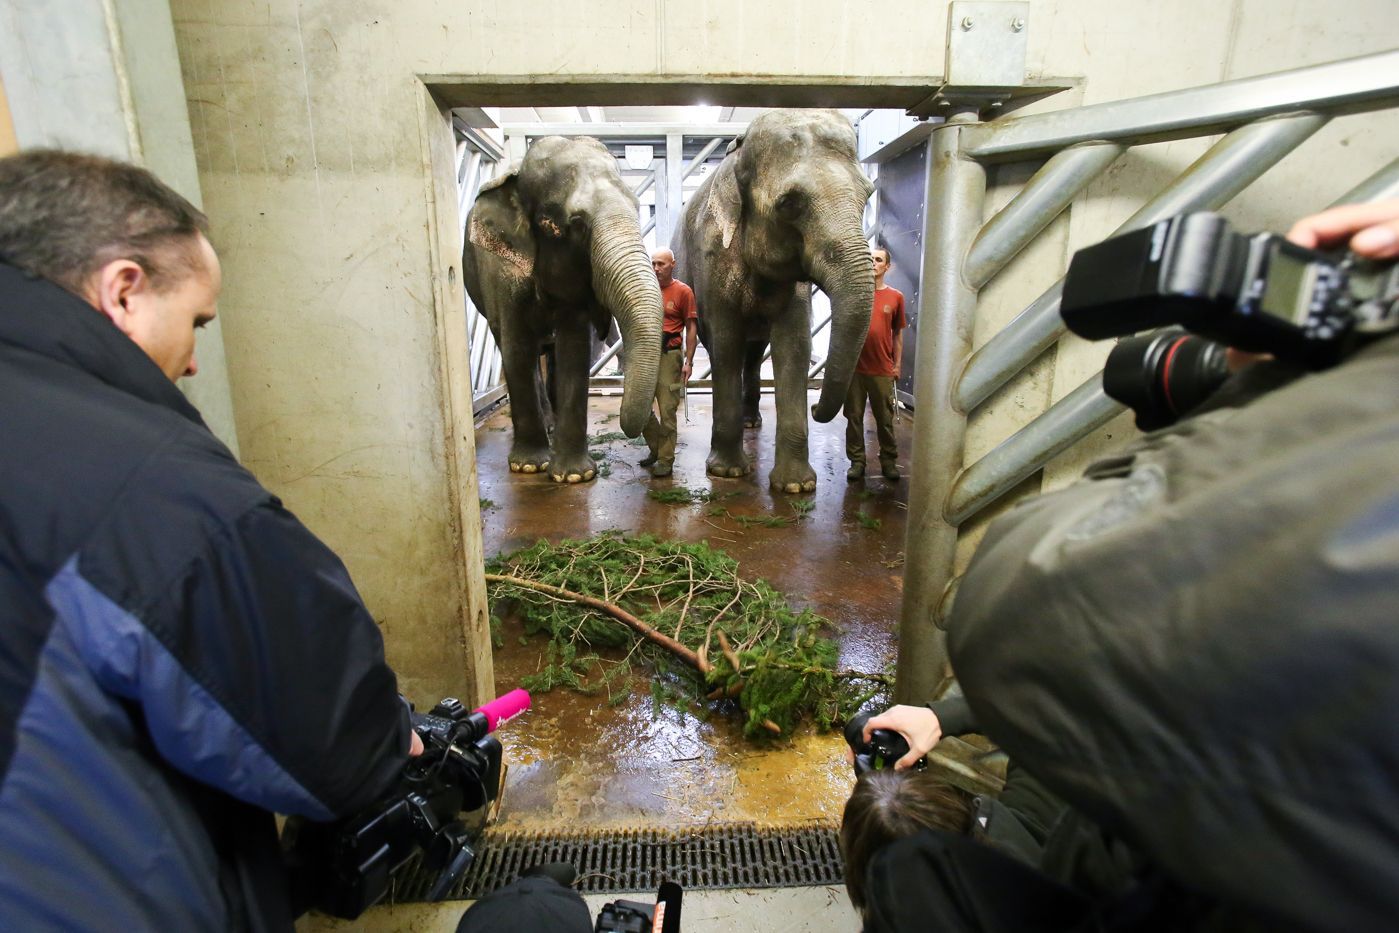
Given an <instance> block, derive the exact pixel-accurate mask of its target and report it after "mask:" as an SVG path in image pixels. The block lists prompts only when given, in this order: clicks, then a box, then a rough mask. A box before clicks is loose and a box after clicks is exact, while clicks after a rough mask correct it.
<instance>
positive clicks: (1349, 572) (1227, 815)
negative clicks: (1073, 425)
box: [948, 338, 1399, 930]
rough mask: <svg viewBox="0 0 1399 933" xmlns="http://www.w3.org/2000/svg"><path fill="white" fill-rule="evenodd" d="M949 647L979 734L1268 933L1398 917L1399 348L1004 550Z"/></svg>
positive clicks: (1222, 431) (993, 533) (1105, 465)
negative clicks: (1270, 923)
mask: <svg viewBox="0 0 1399 933" xmlns="http://www.w3.org/2000/svg"><path fill="white" fill-rule="evenodd" d="M948 643H949V649H950V653H951V657H952V660H953V662H954V665H955V668H956V670H957V672H958V677H959V680H960V682H961V684H962V687H963V689H964V690H965V693H966V695H967V697H968V699H969V701H970V703H971V706H972V709H973V711H974V712H975V713H976V716H977V719H978V721H979V722H980V724H981V726H982V727H984V729H985V731H986V733H987V734H988V735H990V736H992V737H993V738H994V739H995V740H996V741H997V742H998V743H1000V744H1001V745H1002V746H1003V747H1004V748H1005V749H1006V750H1007V751H1008V752H1009V753H1010V755H1011V757H1012V759H1013V760H1016V761H1018V762H1020V763H1021V764H1022V765H1024V766H1025V767H1026V768H1028V769H1030V770H1032V771H1033V772H1034V774H1035V775H1036V776H1037V777H1039V778H1040V779H1041V780H1042V781H1043V782H1044V783H1045V784H1046V785H1048V786H1049V788H1050V789H1051V790H1053V791H1054V792H1055V793H1057V794H1059V795H1060V796H1062V797H1063V798H1064V799H1065V800H1066V801H1067V802H1068V803H1069V804H1071V805H1072V806H1074V807H1076V808H1077V809H1078V810H1080V811H1082V812H1083V813H1085V814H1087V815H1088V816H1090V817H1091V818H1093V819H1094V820H1096V821H1098V822H1099V823H1100V824H1101V825H1102V826H1104V827H1105V828H1106V829H1107V830H1108V831H1110V832H1112V833H1114V834H1115V835H1117V836H1119V837H1121V838H1122V839H1124V840H1127V841H1128V842H1129V843H1131V844H1132V845H1134V846H1136V847H1137V848H1138V849H1139V850H1140V851H1142V852H1144V853H1146V854H1147V855H1148V856H1149V857H1150V858H1151V859H1153V860H1154V861H1155V862H1156V863H1157V864H1159V865H1160V866H1161V867H1162V868H1163V869H1164V870H1165V871H1167V872H1168V873H1170V875H1172V876H1173V877H1174V878H1176V879H1177V880H1178V881H1179V882H1180V883H1182V884H1183V885H1185V886H1187V887H1188V888H1190V889H1193V890H1196V891H1200V892H1204V893H1207V894H1209V895H1211V896H1214V897H1217V898H1219V900H1220V902H1221V903H1222V904H1224V905H1225V906H1226V907H1227V908H1230V909H1233V910H1235V911H1237V912H1239V913H1240V914H1243V915H1252V916H1260V917H1265V918H1267V917H1270V918H1274V919H1275V920H1276V923H1275V925H1274V926H1275V928H1288V929H1291V928H1294V927H1296V928H1303V929H1310V930H1379V929H1391V928H1393V926H1394V924H1395V922H1396V918H1399V714H1397V713H1396V711H1399V338H1389V339H1387V340H1385V341H1382V342H1379V343H1375V344H1372V345H1371V346H1369V347H1367V348H1366V349H1365V350H1363V351H1362V352H1360V353H1358V354H1356V355H1355V356H1354V357H1353V358H1352V359H1350V360H1348V361H1347V362H1346V363H1345V364H1343V365H1341V366H1339V367H1337V368H1335V369H1332V370H1329V371H1327V372H1322V373H1317V374H1313V375H1307V376H1304V377H1302V378H1299V379H1296V380H1295V381H1293V382H1291V383H1289V384H1287V385H1285V386H1284V387H1282V388H1279V389H1277V390H1276V391H1273V392H1270V393H1268V394H1266V395H1263V396H1262V397H1261V398H1258V399H1256V400H1254V401H1252V402H1251V403H1250V404H1247V405H1245V406H1244V407H1241V408H1236V409H1228V410H1218V411H1214V412H1211V413H1209V414H1206V415H1202V416H1200V417H1196V418H1193V419H1191V420H1189V421H1186V422H1182V423H1181V424H1180V425H1177V426H1176V427H1174V428H1172V429H1169V430H1167V431H1162V432H1158V433H1156V434H1152V435H1148V436H1147V437H1145V438H1143V439H1141V440H1140V441H1139V442H1137V443H1135V444H1134V445H1132V446H1131V447H1129V448H1128V449H1126V450H1125V451H1124V452H1123V453H1121V454H1119V455H1115V456H1112V457H1109V458H1107V459H1105V460H1102V461H1100V462H1098V463H1096V464H1094V465H1093V466H1092V467H1091V468H1090V469H1089V471H1088V473H1087V474H1086V477H1085V478H1084V479H1083V480H1081V481H1080V482H1078V483H1076V484H1074V485H1072V486H1069V487H1067V488H1065V489H1061V490H1059V491H1056V492H1051V493H1049V494H1046V495H1043V496H1040V497H1038V498H1035V499H1031V500H1027V501H1025V502H1023V503H1021V504H1019V505H1018V506H1016V507H1015V508H1014V509H1013V510H1012V511H1010V512H1009V513H1007V514H1006V515H1005V516H1003V517H1001V518H1000V519H998V520H997V521H995V522H994V523H993V524H992V525H991V526H990V528H989V530H988V532H987V535H986V537H985V539H984V541H983V542H982V544H981V546H980V548H979V550H978V551H977V554H976V556H975V558H974V559H973V561H972V563H971V565H970V567H969V568H968V571H967V574H966V576H965V578H964V579H963V581H962V584H961V587H960V589H959V592H958V594H957V600H956V606H955V608H954V611H953V614H952V618H951V619H950V621H949V625H948Z"/></svg>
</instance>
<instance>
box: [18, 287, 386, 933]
mask: <svg viewBox="0 0 1399 933" xmlns="http://www.w3.org/2000/svg"><path fill="white" fill-rule="evenodd" d="M408 743H409V725H408V718H407V709H406V707H405V706H404V705H403V704H402V702H400V700H399V699H398V696H397V692H396V686H395V681H394V675H393V672H392V671H390V670H389V668H388V667H387V666H386V665H385V663H384V657H383V643H382V640H381V638H380V635H379V631H378V628H377V627H376V625H375V623H374V621H373V619H372V618H370V616H369V614H368V612H367V611H366V610H365V607H364V604H363V603H362V602H361V600H360V598H359V596H358V594H357V593H356V592H355V589H354V587H353V585H352V584H351V582H350V579H349V577H348V575H347V574H346V571H345V568H344V566H343V565H342V564H341V563H340V561H339V560H338V559H337V558H336V556H335V555H334V554H333V553H331V552H330V550H329V549H327V548H326V547H325V545H323V544H322V543H321V542H320V541H318V540H317V539H316V538H315V536H314V535H312V534H311V533H310V532H309V531H307V530H306V529H305V528H304V527H303V526H302V525H301V524H300V523H299V522H298V521H297V520H296V519H295V518H294V517H293V516H292V515H291V514H290V513H289V512H287V511H286V510H285V509H283V508H282V506H281V503H280V502H278V501H277V499H276V497H274V496H273V495H271V494H270V493H269V492H267V490H265V489H263V488H262V487H261V486H260V485H259V484H258V482H257V480H255V479H254V478H253V477H252V475H251V474H250V473H248V471H247V470H245V469H243V468H242V467H241V466H239V465H238V463H237V462H236V461H235V460H234V458H233V456H232V455H231V454H230V453H229V451H228V450H227V448H225V447H224V445H223V444H221V443H220V442H219V441H218V440H217V439H216V438H215V437H214V436H213V435H212V434H211V433H210V432H209V430H208V429H207V428H206V427H205V426H204V424H203V422H202V421H201V420H200V417H199V414H198V413H197V412H196V411H195V410H194V408H193V407H191V406H190V404H189V403H188V402H187V401H186V400H185V398H184V396H183V395H182V394H181V393H180V392H179V391H178V390H177V389H176V388H175V386H174V385H173V384H172V383H171V382H170V381H169V380H168V379H166V378H165V376H164V375H163V374H162V373H161V371H160V369H159V368H158V367H157V366H156V365H155V364H154V363H153V362H152V361H151V360H150V359H149V358H147V357H146V355H145V354H144V353H143V352H142V351H141V350H140V348H138V347H137V346H136V344H134V343H132V342H131V341H130V340H129V339H127V337H125V336H124V335H123V334H122V333H121V332H119V331H118V330H117V329H116V328H115V327H114V326H113V325H112V324H111V323H110V322H109V321H108V320H107V319H106V318H105V317H104V316H102V315H101V314H99V313H97V312H96V311H94V310H93V309H92V308H91V307H89V306H88V305H87V304H85V303H84V302H82V301H81V300H80V299H78V298H77V297H75V296H73V295H72V294H70V293H68V292H66V291H64V290H63V289H61V288H59V287H58V286H56V285H53V284H51V283H48V282H46V281H43V280H38V279H34V278H30V277H27V276H25V275H23V274H22V273H20V272H19V271H18V270H16V269H15V268H14V267H13V266H9V265H6V264H4V263H0V917H3V918H4V921H3V925H4V926H5V928H6V929H13V930H26V931H33V930H50V929H52V930H60V929H61V930H76V929H87V930H97V929H104V930H133V931H134V930H225V929H254V930H263V929H290V928H291V916H290V909H289V906H288V899H287V891H286V881H285V877H284V872H283V870H282V865H281V861H280V856H279V851H278V847H277V839H276V831H275V825H274V821H273V816H272V811H276V812H281V813H295V814H302V815H305V816H307V817H311V818H313V819H328V818H331V817H335V816H339V815H343V814H346V813H348V812H353V811H354V810H356V809H358V808H360V807H362V806H364V805H365V804H367V803H369V802H370V801H372V800H373V799H374V798H375V797H377V796H378V795H379V794H380V793H382V792H383V791H384V790H385V789H386V788H387V787H388V786H389V785H390V784H391V783H392V782H393V780H394V779H395V777H396V775H397V774H398V773H399V771H400V770H401V769H402V765H403V762H404V761H405V760H406V755H407V750H408Z"/></svg>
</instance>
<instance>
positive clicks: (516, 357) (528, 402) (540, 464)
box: [497, 331, 549, 473]
mask: <svg viewBox="0 0 1399 933" xmlns="http://www.w3.org/2000/svg"><path fill="white" fill-rule="evenodd" d="M497 343H498V345H499V346H500V350H501V360H502V364H503V368H504V370H505V386H506V389H507V390H508V391H509V393H510V424H511V429H512V431H513V434H514V436H513V438H512V441H511V444H510V458H509V459H510V472H512V473H542V472H544V470H545V469H546V468H547V467H548V466H549V433H548V430H547V429H546V428H545V423H544V411H543V409H542V408H541V406H540V401H541V397H540V387H541V381H540V378H539V345H538V344H537V343H536V342H535V340H534V338H533V337H532V336H531V335H529V334H525V333H518V332H510V331H507V332H505V333H502V334H499V335H498V337H497Z"/></svg>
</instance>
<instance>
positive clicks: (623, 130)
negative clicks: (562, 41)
mask: <svg viewBox="0 0 1399 933" xmlns="http://www.w3.org/2000/svg"><path fill="white" fill-rule="evenodd" d="M747 128H748V124H747V123H505V124H503V125H502V129H504V130H505V132H506V134H507V135H511V136H531V137H538V136H594V137H597V138H598V139H604V138H608V137H631V138H636V139H655V140H664V139H665V138H666V137H667V136H669V135H671V134H672V133H679V134H681V135H682V136H706V137H711V138H712V137H715V136H722V137H724V138H726V139H732V138H733V137H735V136H737V135H738V134H739V133H742V132H743V131H744V130H746V129H747Z"/></svg>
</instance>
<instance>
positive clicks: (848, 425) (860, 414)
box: [845, 373, 899, 466]
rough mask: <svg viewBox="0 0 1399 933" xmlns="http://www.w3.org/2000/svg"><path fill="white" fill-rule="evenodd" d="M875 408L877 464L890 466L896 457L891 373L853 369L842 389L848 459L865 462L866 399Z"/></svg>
mask: <svg viewBox="0 0 1399 933" xmlns="http://www.w3.org/2000/svg"><path fill="white" fill-rule="evenodd" d="M866 401H868V402H869V406H870V408H872V409H873V410H874V425H875V429H876V431H877V433H878V434H879V464H880V466H892V465H893V464H894V463H895V461H897V460H898V457H899V446H898V441H897V440H895V438H894V377H893V376H866V375H865V374H864V373H856V374H855V375H854V376H852V377H851V378H850V388H849V389H848V390H846V393H845V455H846V456H847V457H849V458H850V462H851V463H852V464H853V463H859V464H864V462H865V403H866Z"/></svg>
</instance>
